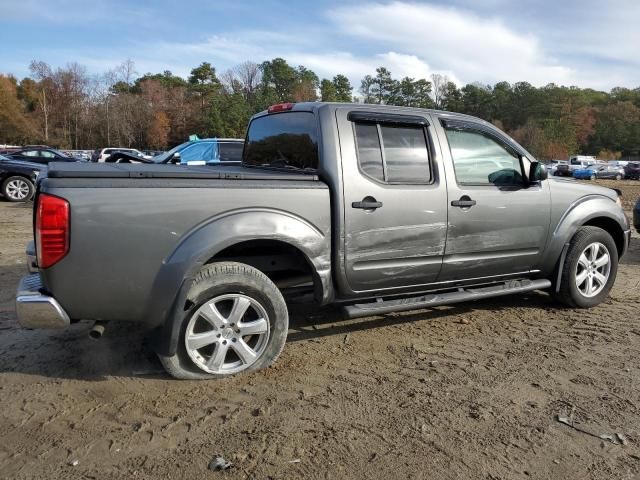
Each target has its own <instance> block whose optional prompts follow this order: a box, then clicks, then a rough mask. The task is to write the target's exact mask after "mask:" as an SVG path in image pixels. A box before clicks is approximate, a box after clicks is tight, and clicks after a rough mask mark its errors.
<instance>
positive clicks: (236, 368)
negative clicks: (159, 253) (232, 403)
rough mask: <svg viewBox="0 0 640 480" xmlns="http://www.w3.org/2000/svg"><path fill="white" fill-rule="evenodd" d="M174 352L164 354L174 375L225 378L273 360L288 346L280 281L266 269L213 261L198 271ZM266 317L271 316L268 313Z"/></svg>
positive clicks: (285, 306) (286, 321)
mask: <svg viewBox="0 0 640 480" xmlns="http://www.w3.org/2000/svg"><path fill="white" fill-rule="evenodd" d="M187 298H188V300H189V301H190V302H192V303H193V305H192V306H191V307H190V308H189V310H187V311H185V312H184V316H183V319H182V324H181V325H180V336H179V339H178V349H177V351H176V353H175V355H172V356H169V357H167V356H163V355H159V358H160V362H161V363H162V365H163V366H164V368H165V370H166V371H167V372H168V373H169V374H170V375H171V376H173V377H175V378H178V379H188V380H204V379H211V378H220V377H227V376H230V375H234V374H237V373H244V372H251V371H255V370H260V369H262V368H266V367H268V366H270V365H271V364H272V363H273V362H275V361H276V359H277V358H278V356H279V355H280V353H281V352H282V349H283V348H284V345H285V342H286V339H287V331H288V329H289V314H288V311H287V305H286V304H285V301H284V298H283V297H282V294H281V293H280V290H278V287H276V286H275V284H274V283H273V282H272V281H271V280H270V279H269V278H268V277H267V276H266V275H265V274H264V273H262V272H261V271H259V270H257V269H256V268H253V267H251V266H249V265H245V264H243V263H236V262H220V263H212V264H210V265H205V266H204V267H202V269H201V270H200V272H199V273H198V274H197V275H196V277H195V279H194V281H193V284H192V285H191V288H190V290H189V293H188V295H187ZM265 317H266V318H265Z"/></svg>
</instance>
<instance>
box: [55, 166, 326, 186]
mask: <svg viewBox="0 0 640 480" xmlns="http://www.w3.org/2000/svg"><path fill="white" fill-rule="evenodd" d="M47 176H48V177H49V178H177V179H179V178H200V179H214V178H215V179H234V180H299V181H308V182H313V181H318V176H317V175H312V174H306V173H300V172H296V171H280V170H267V169H263V168H255V167H243V166H241V165H238V166H222V165H220V166H189V165H166V164H148V163H93V162H86V163H85V162H55V163H51V164H50V165H49V172H48V175H47Z"/></svg>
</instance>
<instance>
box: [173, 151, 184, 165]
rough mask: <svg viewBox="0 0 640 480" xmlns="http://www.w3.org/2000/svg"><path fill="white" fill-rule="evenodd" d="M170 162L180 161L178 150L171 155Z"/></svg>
mask: <svg viewBox="0 0 640 480" xmlns="http://www.w3.org/2000/svg"><path fill="white" fill-rule="evenodd" d="M171 163H182V156H181V155H180V152H176V153H174V154H173V156H172V157H171Z"/></svg>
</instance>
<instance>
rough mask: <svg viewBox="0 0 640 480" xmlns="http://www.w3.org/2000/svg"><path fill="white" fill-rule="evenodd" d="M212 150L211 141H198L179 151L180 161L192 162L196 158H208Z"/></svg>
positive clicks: (205, 159)
mask: <svg viewBox="0 0 640 480" xmlns="http://www.w3.org/2000/svg"><path fill="white" fill-rule="evenodd" d="M212 150H213V142H198V143H194V144H193V145H190V146H188V147H187V148H185V149H184V150H183V151H181V152H180V160H181V162H183V163H184V162H193V161H197V160H204V161H207V160H210V159H211V152H212Z"/></svg>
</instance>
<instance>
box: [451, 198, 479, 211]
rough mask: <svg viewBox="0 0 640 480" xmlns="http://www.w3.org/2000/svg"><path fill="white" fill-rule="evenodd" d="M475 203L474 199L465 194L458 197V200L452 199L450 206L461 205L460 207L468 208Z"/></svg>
mask: <svg viewBox="0 0 640 480" xmlns="http://www.w3.org/2000/svg"><path fill="white" fill-rule="evenodd" d="M475 204H476V201H475V200H471V198H470V197H469V196H467V195H463V196H461V197H460V200H452V201H451V206H452V207H461V208H469V207H473V206H474V205H475Z"/></svg>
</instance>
